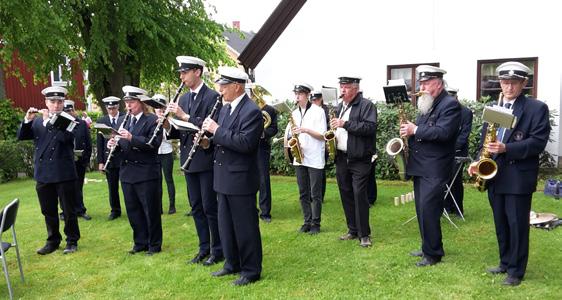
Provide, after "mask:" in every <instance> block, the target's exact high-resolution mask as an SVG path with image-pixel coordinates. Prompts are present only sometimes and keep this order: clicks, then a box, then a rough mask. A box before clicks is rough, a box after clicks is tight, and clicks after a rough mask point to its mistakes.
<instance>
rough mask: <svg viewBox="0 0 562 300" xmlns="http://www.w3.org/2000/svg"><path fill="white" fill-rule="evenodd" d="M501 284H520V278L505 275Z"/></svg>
mask: <svg viewBox="0 0 562 300" xmlns="http://www.w3.org/2000/svg"><path fill="white" fill-rule="evenodd" d="M502 284H503V285H509V286H518V285H520V284H521V278H517V277H513V276H511V275H507V277H506V278H505V280H504V281H503V282H502Z"/></svg>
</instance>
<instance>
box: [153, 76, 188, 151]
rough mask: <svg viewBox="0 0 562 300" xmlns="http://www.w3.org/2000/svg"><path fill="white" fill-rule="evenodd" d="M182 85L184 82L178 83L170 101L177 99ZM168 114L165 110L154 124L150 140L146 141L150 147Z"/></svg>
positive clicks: (174, 101) (173, 101)
mask: <svg viewBox="0 0 562 300" xmlns="http://www.w3.org/2000/svg"><path fill="white" fill-rule="evenodd" d="M184 86H185V83H183V82H182V83H181V84H180V86H179V87H178V89H177V90H176V94H175V95H174V98H172V100H171V101H170V103H176V102H177V101H178V98H179V96H180V93H181V90H182V89H183V87H184ZM169 115H170V112H169V111H166V113H164V115H163V116H162V117H161V118H159V119H158V124H157V125H156V128H154V132H153V133H152V136H151V137H150V140H148V142H146V144H147V145H148V146H150V147H151V148H154V145H152V143H153V142H154V139H155V138H156V137H157V136H158V134H160V130H161V129H162V126H163V125H164V120H166V118H168V116H169Z"/></svg>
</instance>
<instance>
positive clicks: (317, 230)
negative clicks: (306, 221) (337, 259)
mask: <svg viewBox="0 0 562 300" xmlns="http://www.w3.org/2000/svg"><path fill="white" fill-rule="evenodd" d="M319 233H320V225H312V226H310V230H309V231H308V234H319Z"/></svg>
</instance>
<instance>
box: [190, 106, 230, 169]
mask: <svg viewBox="0 0 562 300" xmlns="http://www.w3.org/2000/svg"><path fill="white" fill-rule="evenodd" d="M221 102H222V95H219V96H218V97H217V101H216V102H215V105H213V109H211V112H210V113H209V115H208V116H207V118H212V117H213V116H214V115H215V112H216V111H217V108H218V107H219V103H221ZM204 133H205V130H204V129H203V125H201V129H199V131H198V132H197V134H196V138H195V140H194V141H193V146H191V150H189V154H188V155H187V159H186V160H185V162H184V163H183V165H182V166H181V170H182V171H184V172H187V170H188V169H189V165H190V164H191V160H192V159H193V155H195V151H196V150H197V148H198V147H199V144H200V143H201V139H202V138H203V134H204Z"/></svg>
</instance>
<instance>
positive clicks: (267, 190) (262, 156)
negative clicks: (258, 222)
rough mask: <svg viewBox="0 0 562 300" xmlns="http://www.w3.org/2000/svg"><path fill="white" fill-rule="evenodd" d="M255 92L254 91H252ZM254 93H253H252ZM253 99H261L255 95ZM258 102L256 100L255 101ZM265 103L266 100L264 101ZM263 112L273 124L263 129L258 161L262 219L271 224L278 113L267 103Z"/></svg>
mask: <svg viewBox="0 0 562 300" xmlns="http://www.w3.org/2000/svg"><path fill="white" fill-rule="evenodd" d="M250 91H253V89H250ZM252 93H253V92H252ZM252 97H259V96H258V95H256V94H253V95H252ZM253 100H254V101H256V99H253ZM262 100H263V101H264V103H265V100H264V99H262ZM262 111H263V112H266V113H267V114H269V117H270V118H271V124H269V126H268V127H267V128H264V129H263V133H262V135H261V137H260V146H259V148H258V150H259V151H258V160H259V164H258V166H259V169H260V198H259V206H260V219H262V220H263V221H264V222H266V223H269V222H271V181H270V177H269V161H270V158H271V138H272V137H274V136H275V135H276V134H277V132H278V129H277V111H276V110H275V108H273V106H271V105H269V104H267V103H265V105H264V107H263V108H262Z"/></svg>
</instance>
